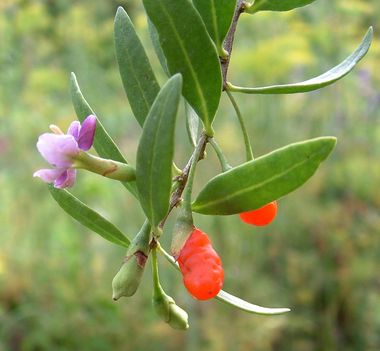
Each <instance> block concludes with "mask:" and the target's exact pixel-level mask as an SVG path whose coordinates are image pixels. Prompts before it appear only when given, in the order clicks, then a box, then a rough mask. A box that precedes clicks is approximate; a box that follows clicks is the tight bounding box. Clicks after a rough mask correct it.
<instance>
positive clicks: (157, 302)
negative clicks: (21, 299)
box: [152, 288, 189, 330]
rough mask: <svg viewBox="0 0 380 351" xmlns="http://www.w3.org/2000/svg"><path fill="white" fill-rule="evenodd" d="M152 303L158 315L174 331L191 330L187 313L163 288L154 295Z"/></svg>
mask: <svg viewBox="0 0 380 351" xmlns="http://www.w3.org/2000/svg"><path fill="white" fill-rule="evenodd" d="M152 302H153V307H154V309H155V311H156V313H157V315H158V316H159V317H160V318H161V319H162V320H163V321H165V322H166V323H168V324H169V325H170V326H171V327H172V328H173V329H180V330H186V329H188V328H189V323H188V315H187V313H186V311H184V310H183V309H182V308H180V307H178V306H177V305H176V303H175V301H174V300H173V298H172V297H170V296H169V295H167V294H165V292H164V291H163V290H162V288H161V289H160V290H159V291H157V292H156V293H155V294H154V296H153V299H152Z"/></svg>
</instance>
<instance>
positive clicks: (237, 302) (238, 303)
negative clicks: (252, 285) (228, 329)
mask: <svg viewBox="0 0 380 351" xmlns="http://www.w3.org/2000/svg"><path fill="white" fill-rule="evenodd" d="M158 250H159V251H160V253H161V254H162V255H163V256H164V257H165V258H166V260H167V261H168V262H169V263H170V264H171V265H172V266H173V267H174V268H175V269H177V270H178V271H180V269H179V267H178V264H177V262H176V261H175V260H174V258H173V257H172V256H170V255H169V254H168V253H167V252H166V251H165V250H164V249H163V248H162V247H161V246H160V245H159V246H158ZM215 298H216V299H217V300H219V301H221V302H224V303H226V304H227V305H231V306H234V307H236V308H238V309H240V310H242V311H245V312H248V313H253V314H261V315H276V314H283V313H286V312H290V309H289V308H268V307H261V306H257V305H254V304H252V303H250V302H247V301H245V300H242V299H241V298H240V297H236V296H234V295H231V294H230V293H228V292H227V291H224V290H220V291H219V293H218V295H217V296H216V297H215Z"/></svg>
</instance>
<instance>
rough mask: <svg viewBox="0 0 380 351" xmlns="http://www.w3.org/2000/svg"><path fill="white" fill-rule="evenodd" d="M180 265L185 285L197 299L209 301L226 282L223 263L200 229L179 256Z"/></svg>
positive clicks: (192, 234)
mask: <svg viewBox="0 0 380 351" xmlns="http://www.w3.org/2000/svg"><path fill="white" fill-rule="evenodd" d="M178 263H179V267H180V269H181V272H182V275H183V283H184V285H185V287H186V289H187V290H188V291H189V293H190V294H191V295H192V296H194V297H195V298H196V299H198V300H208V299H211V298H213V297H215V296H216V295H217V294H218V293H219V291H220V289H221V288H222V286H223V281H224V271H223V267H222V261H221V259H220V257H219V256H218V254H217V253H216V251H215V250H214V249H213V247H212V245H211V242H210V239H209V238H208V237H207V235H206V234H205V233H203V232H202V231H201V230H199V229H198V228H195V229H194V230H193V232H192V233H191V235H190V237H189V239H187V241H186V243H185V245H184V247H183V248H182V250H181V252H180V254H179V256H178Z"/></svg>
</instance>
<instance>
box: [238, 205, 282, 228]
mask: <svg viewBox="0 0 380 351" xmlns="http://www.w3.org/2000/svg"><path fill="white" fill-rule="evenodd" d="M276 214H277V202H276V201H273V202H271V203H269V204H267V205H265V206H263V207H260V208H258V209H257V210H253V211H249V212H243V213H240V218H241V220H242V221H243V222H245V223H248V224H252V225H257V226H264V225H267V224H269V223H270V222H272V221H273V220H274V218H275V217H276Z"/></svg>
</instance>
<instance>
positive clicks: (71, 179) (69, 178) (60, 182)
mask: <svg viewBox="0 0 380 351" xmlns="http://www.w3.org/2000/svg"><path fill="white" fill-rule="evenodd" d="M76 177H77V171H76V169H72V168H69V169H67V170H66V171H65V172H63V173H62V174H61V176H60V177H59V178H58V179H57V180H56V181H55V182H54V187H55V188H58V189H63V188H70V187H72V186H73V185H74V183H75V180H76Z"/></svg>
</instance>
